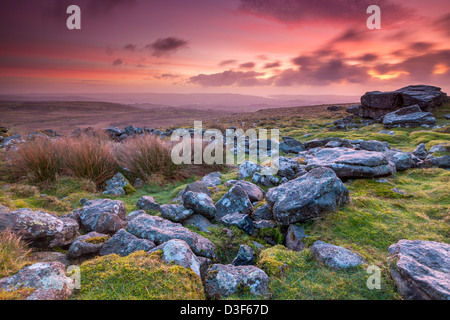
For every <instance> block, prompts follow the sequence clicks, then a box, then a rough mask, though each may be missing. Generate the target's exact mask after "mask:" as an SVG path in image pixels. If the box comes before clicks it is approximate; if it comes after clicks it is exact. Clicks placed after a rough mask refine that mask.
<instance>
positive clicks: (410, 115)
mask: <svg viewBox="0 0 450 320" xmlns="http://www.w3.org/2000/svg"><path fill="white" fill-rule="evenodd" d="M435 124H436V119H435V118H434V116H433V114H432V113H431V112H422V110H421V109H420V108H419V106H418V105H415V106H410V107H406V108H402V109H399V110H397V111H394V112H391V113H388V114H386V115H385V116H384V118H383V125H384V126H385V127H386V128H393V127H395V126H399V127H418V126H422V125H427V126H434V125H435Z"/></svg>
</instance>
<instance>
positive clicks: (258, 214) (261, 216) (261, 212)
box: [252, 203, 273, 221]
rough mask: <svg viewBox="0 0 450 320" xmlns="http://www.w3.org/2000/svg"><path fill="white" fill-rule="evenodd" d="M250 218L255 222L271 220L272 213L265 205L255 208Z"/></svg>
mask: <svg viewBox="0 0 450 320" xmlns="http://www.w3.org/2000/svg"><path fill="white" fill-rule="evenodd" d="M252 218H253V220H255V221H260V220H272V219H273V217H272V211H271V210H270V206H269V205H268V204H267V203H266V204H263V205H262V206H261V207H258V208H256V210H255V211H254V212H253V214H252Z"/></svg>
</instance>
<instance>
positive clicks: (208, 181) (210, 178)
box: [202, 172, 222, 187]
mask: <svg viewBox="0 0 450 320" xmlns="http://www.w3.org/2000/svg"><path fill="white" fill-rule="evenodd" d="M221 177H222V173H220V172H212V173H210V174H207V175H206V176H204V177H203V178H202V182H203V183H204V184H205V186H207V187H215V186H218V185H219V184H221V183H222V181H221V179H220V178H221Z"/></svg>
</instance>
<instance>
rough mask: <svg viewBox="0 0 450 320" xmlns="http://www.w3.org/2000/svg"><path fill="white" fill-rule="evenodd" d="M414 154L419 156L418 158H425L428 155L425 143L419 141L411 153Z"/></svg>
mask: <svg viewBox="0 0 450 320" xmlns="http://www.w3.org/2000/svg"><path fill="white" fill-rule="evenodd" d="M412 154H413V155H414V156H416V157H417V158H419V159H420V160H425V159H426V157H427V156H428V152H427V149H426V148H425V143H421V144H419V145H418V146H417V148H416V149H414V151H413V153H412Z"/></svg>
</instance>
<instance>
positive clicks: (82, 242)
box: [67, 232, 109, 259]
mask: <svg viewBox="0 0 450 320" xmlns="http://www.w3.org/2000/svg"><path fill="white" fill-rule="evenodd" d="M108 239H109V236H107V235H106V234H101V233H98V232H89V233H88V234H85V235H83V236H79V237H78V238H76V239H75V241H74V242H73V243H72V244H71V245H70V248H69V252H68V254H67V255H68V257H69V258H70V259H76V258H79V257H82V256H91V255H95V254H97V253H98V252H99V251H100V249H101V248H102V247H103V245H104V243H105V242H106V241H107V240H108Z"/></svg>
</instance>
